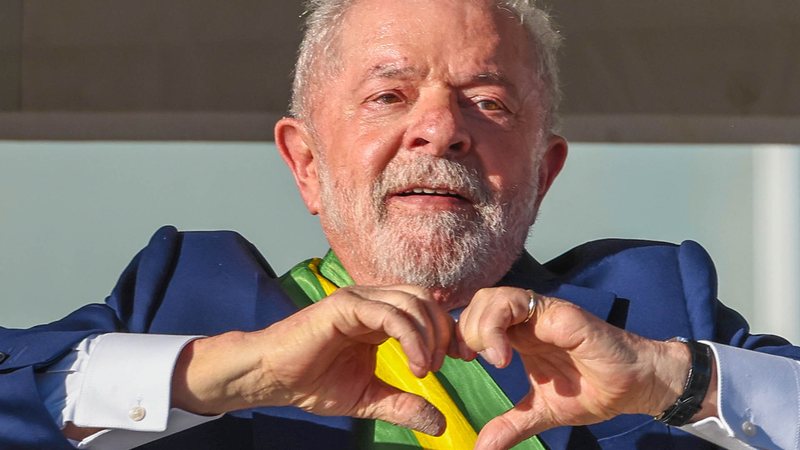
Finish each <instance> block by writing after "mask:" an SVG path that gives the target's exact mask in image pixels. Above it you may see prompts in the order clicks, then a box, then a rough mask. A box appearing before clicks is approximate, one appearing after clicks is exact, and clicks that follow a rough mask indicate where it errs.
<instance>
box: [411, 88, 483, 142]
mask: <svg viewBox="0 0 800 450" xmlns="http://www.w3.org/2000/svg"><path fill="white" fill-rule="evenodd" d="M414 112H415V114H413V115H412V121H411V123H410V124H409V126H408V128H407V130H406V137H405V141H406V142H405V144H406V145H405V148H407V149H410V150H414V151H425V152H428V153H430V154H432V155H436V156H444V155H446V154H448V153H451V154H452V153H456V154H463V153H466V152H467V151H468V150H469V149H470V147H471V145H472V141H471V138H470V134H469V131H468V130H467V127H466V125H465V123H464V118H463V116H462V115H461V111H460V110H459V108H458V104H457V102H456V101H455V100H453V99H426V100H424V101H422V99H420V101H418V102H417V103H416V104H415V111H414Z"/></svg>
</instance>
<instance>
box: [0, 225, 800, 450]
mask: <svg viewBox="0 0 800 450" xmlns="http://www.w3.org/2000/svg"><path fill="white" fill-rule="evenodd" d="M500 284H502V285H512V286H519V287H524V288H529V289H534V290H536V291H537V292H540V293H542V294H547V295H552V296H556V297H560V298H563V299H567V300H570V301H572V302H574V303H576V304H578V305H580V306H581V307H582V308H584V309H586V310H588V311H591V312H592V313H593V314H595V315H597V316H598V317H600V318H602V319H605V320H606V321H608V322H610V323H612V324H614V325H616V326H619V327H622V328H625V329H627V330H630V331H632V332H634V333H637V334H640V335H643V336H647V337H649V338H653V339H667V338H670V337H673V336H684V337H688V338H694V339H708V340H713V341H716V342H720V343H724V344H728V345H733V346H738V347H744V348H749V349H755V350H758V351H763V352H768V353H774V354H779V355H784V356H789V357H792V358H795V359H800V349H798V348H797V347H793V346H791V345H789V343H788V342H786V341H785V340H783V339H781V338H778V337H775V336H765V335H751V334H749V331H748V326H747V323H746V322H745V320H744V319H743V318H742V317H741V316H740V315H739V314H737V313H736V312H734V311H732V310H731V309H729V308H727V307H725V306H723V305H722V304H721V303H720V302H718V301H717V299H716V275H715V273H714V268H713V264H712V262H711V260H710V259H709V257H708V255H707V254H706V252H705V251H704V250H703V249H702V248H701V247H700V246H699V245H697V244H696V243H693V242H684V243H683V244H681V245H680V246H675V245H670V244H663V243H657V242H646V241H627V240H603V241H598V242H592V243H588V244H584V245H582V246H580V247H578V248H576V249H573V250H571V251H570V252H568V253H566V254H564V255H563V256H561V257H559V258H557V259H555V260H553V261H551V262H549V263H547V264H545V265H541V264H539V263H537V262H536V261H535V260H534V259H533V258H531V257H530V256H529V255H527V254H526V255H524V256H523V257H522V258H521V259H520V260H519V261H518V262H517V263H516V264H515V265H514V267H513V268H512V269H511V271H510V272H509V273H508V274H507V275H506V277H505V278H504V279H503V280H502V281H501V283H500ZM295 311H296V308H295V306H294V304H293V303H292V301H291V300H289V298H288V297H287V296H286V295H285V294H284V293H283V292H281V290H280V288H279V287H278V285H277V283H276V281H275V274H274V272H273V271H272V269H271V268H270V267H269V265H268V264H267V262H266V261H265V260H264V258H263V257H262V256H261V255H260V253H259V252H258V251H257V250H256V249H255V248H254V247H253V245H252V244H250V243H249V242H247V241H246V240H245V239H244V238H242V237H241V236H240V235H238V234H236V233H234V232H229V231H220V232H178V231H177V230H175V229H174V228H173V227H164V228H161V229H160V230H158V231H157V232H156V234H155V235H154V236H153V237H152V239H151V241H150V243H149V244H148V246H147V247H146V248H145V249H144V250H142V251H141V252H140V253H139V254H138V255H137V256H136V257H135V258H134V259H133V261H132V262H131V263H130V265H129V266H128V267H127V268H126V269H125V271H124V273H123V274H122V276H121V278H120V280H119V282H118V284H117V286H116V287H115V289H114V290H113V292H112V294H111V295H110V296H109V297H108V298H107V299H106V303H105V304H92V305H88V306H85V307H83V308H81V309H79V310H77V311H75V312H74V313H72V314H70V315H69V316H67V317H65V318H64V319H62V320H59V321H57V322H53V323H51V324H47V325H41V326H38V327H34V328H31V329H28V330H12V329H2V328H0V359H1V360H2V361H0V448H2V449H5V448H48V449H69V448H72V447H71V446H70V445H69V444H68V443H67V442H66V441H65V440H64V438H63V437H62V435H61V432H60V431H59V430H58V428H57V427H56V426H55V424H54V422H53V420H52V418H51V417H50V415H49V414H48V412H47V410H46V409H45V408H44V406H43V404H42V400H41V398H40V396H39V394H38V392H37V389H36V385H35V382H34V373H35V371H37V370H41V369H43V368H45V367H47V366H48V364H51V363H52V362H53V361H56V360H58V359H59V358H60V357H61V356H62V355H64V354H65V353H66V352H68V351H69V350H70V348H71V347H72V346H74V345H75V344H76V343H77V342H79V341H80V340H82V339H83V338H85V337H87V336H89V335H91V334H95V333H105V332H114V331H116V332H119V331H122V332H131V333H164V334H202V335H214V334H219V333H222V332H225V331H229V330H245V331H248V330H258V329H261V328H264V327H266V326H268V325H269V324H271V323H273V322H275V321H278V320H281V319H282V318H284V317H286V316H288V315H290V314H292V313H293V312H295ZM484 367H486V369H487V371H488V372H489V373H490V374H492V376H493V377H494V378H495V380H496V381H497V383H498V384H499V386H500V387H501V388H502V389H503V390H504V391H505V392H506V394H507V395H508V396H509V398H510V399H511V400H512V401H514V402H516V401H518V400H519V399H520V398H522V396H523V395H524V394H525V393H526V392H527V390H528V386H527V384H526V381H525V378H524V374H523V372H522V367H521V363H520V361H519V360H518V359H517V358H515V359H514V361H513V362H512V364H511V366H510V367H509V368H507V369H504V370H498V369H495V368H494V367H492V366H490V365H488V364H484ZM358 426H359V421H357V420H354V419H350V418H343V417H333V418H331V417H318V416H313V415H311V414H308V413H305V412H302V411H299V410H297V409H294V408H261V409H255V410H246V411H239V412H235V413H232V414H228V415H226V416H224V417H223V418H221V419H219V420H216V421H213V422H210V423H207V424H204V425H201V426H198V427H195V428H193V429H190V430H187V431H184V432H182V433H179V434H176V435H173V436H171V437H168V438H165V439H162V440H159V441H156V442H154V443H151V444H148V445H146V446H144V447H143V448H152V449H161V448H164V449H172V448H192V449H205V448H208V449H237V448H241V449H251V448H276V449H287V448H292V449H301V448H308V449H312V448H313V449H318V448H352V447H353V446H354V444H353V442H354V441H353V437H354V434H355V433H354V432H353V431H354V430H355V429H357V428H358ZM541 438H542V439H543V441H544V442H545V444H546V445H547V446H548V447H549V448H551V449H566V448H576V449H592V448H613V449H674V448H681V449H706V448H714V446H713V445H711V444H709V443H706V442H704V441H702V440H700V439H698V438H695V437H692V436H690V435H688V434H686V433H683V432H682V431H680V430H677V429H672V428H669V427H666V426H664V425H662V424H660V423H658V422H655V421H654V420H653V419H652V418H650V417H647V416H620V417H617V418H615V419H613V420H610V421H607V422H604V423H601V424H597V425H592V426H588V427H563V428H557V429H553V430H550V431H547V432H545V433H543V434H542V435H541Z"/></svg>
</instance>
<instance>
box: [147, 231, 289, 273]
mask: <svg viewBox="0 0 800 450" xmlns="http://www.w3.org/2000/svg"><path fill="white" fill-rule="evenodd" d="M141 259H142V261H141V262H140V265H144V264H149V265H156V266H163V265H174V264H177V263H181V264H190V265H193V266H195V265H200V266H215V265H216V266H217V267H219V264H220V262H222V261H237V260H241V261H242V262H247V263H250V264H255V265H257V266H260V267H261V268H262V269H264V270H265V271H266V272H267V273H268V274H270V275H271V276H272V277H273V278H274V277H275V273H274V271H273V270H272V268H271V267H270V265H269V263H268V262H267V261H266V259H264V257H263V256H262V255H261V253H260V252H259V251H258V249H256V247H255V246H254V245H253V244H252V243H250V242H249V241H248V240H247V239H245V238H244V237H243V236H242V235H241V234H239V233H238V232H236V231H232V230H217V231H178V230H177V229H176V228H175V227H174V226H172V225H165V226H163V227H161V228H159V229H158V230H157V231H156V232H155V233H154V234H153V236H152V237H151V238H150V241H149V242H148V244H147V246H146V247H145V248H144V249H143V250H142V252H141Z"/></svg>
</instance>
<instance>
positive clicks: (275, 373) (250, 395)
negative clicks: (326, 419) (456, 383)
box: [173, 286, 454, 435]
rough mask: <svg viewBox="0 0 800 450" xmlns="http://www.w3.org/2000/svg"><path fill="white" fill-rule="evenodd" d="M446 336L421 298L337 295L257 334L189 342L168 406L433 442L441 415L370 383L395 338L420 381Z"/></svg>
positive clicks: (434, 364) (436, 363)
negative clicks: (295, 413)
mask: <svg viewBox="0 0 800 450" xmlns="http://www.w3.org/2000/svg"><path fill="white" fill-rule="evenodd" d="M453 328H454V322H453V320H452V318H450V316H449V315H448V314H447V313H445V312H444V311H443V310H442V309H441V308H440V307H439V306H438V305H436V304H435V302H434V301H433V300H432V299H431V298H430V297H429V295H428V293H427V292H426V291H424V290H422V289H419V288H415V287H411V286H395V287H388V288H370V287H350V288H343V289H340V290H338V291H337V292H335V293H334V294H332V295H331V296H330V297H328V298H326V299H323V300H322V301H320V302H318V303H316V304H314V305H311V306H309V307H307V308H305V309H303V310H301V311H299V312H297V313H296V314H293V315H292V316H290V317H288V318H286V319H285V320H282V321H280V322H277V323H275V324H273V325H271V326H270V327H268V328H266V329H264V330H261V331H258V332H253V333H241V332H233V333H226V334H223V335H220V336H215V337H211V338H206V339H200V340H197V341H194V342H193V343H192V345H190V346H187V348H186V349H185V350H184V352H183V353H182V354H181V357H180V358H179V361H178V364H177V367H176V373H175V375H174V376H173V406H176V407H180V408H183V409H186V410H189V411H193V412H197V413H201V414H202V413H222V412H227V411H232V410H236V409H243V408H251V407H257V406H276V405H294V406H298V407H300V408H302V409H304V410H306V411H309V412H313V413H315V414H319V415H347V416H353V417H360V418H371V419H382V420H386V421H389V422H392V423H396V424H399V425H402V426H405V427H409V428H413V429H416V430H419V431H422V432H425V433H428V434H433V435H438V434H441V433H442V432H443V431H444V427H445V421H444V417H443V416H442V414H441V413H440V412H439V411H438V410H437V409H436V408H434V407H433V406H432V405H431V404H430V403H428V402H427V401H425V400H424V399H423V398H421V397H419V396H416V395H413V394H410V393H406V392H403V391H400V390H398V389H396V388H394V387H392V386H389V385H387V384H385V383H383V382H382V381H380V380H379V379H377V378H376V377H375V375H374V371H375V352H376V349H377V346H378V345H379V344H380V343H382V342H383V341H385V340H386V339H387V338H389V337H393V338H396V339H397V340H398V341H399V342H400V344H401V346H402V348H403V351H404V352H405V353H406V355H407V356H408V360H409V368H410V369H411V371H412V372H413V373H414V374H415V375H417V376H418V377H422V376H424V375H425V374H426V373H427V372H429V371H432V370H438V369H439V367H441V365H442V361H443V360H444V356H445V354H446V353H447V350H448V346H449V345H450V344H451V342H453V339H452V335H453Z"/></svg>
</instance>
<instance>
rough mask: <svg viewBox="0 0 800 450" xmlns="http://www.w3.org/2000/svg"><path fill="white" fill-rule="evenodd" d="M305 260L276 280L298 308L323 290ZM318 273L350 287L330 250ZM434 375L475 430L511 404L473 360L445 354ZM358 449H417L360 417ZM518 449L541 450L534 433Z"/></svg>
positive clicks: (406, 436)
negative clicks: (440, 365) (464, 359)
mask: <svg viewBox="0 0 800 450" xmlns="http://www.w3.org/2000/svg"><path fill="white" fill-rule="evenodd" d="M312 261H313V260H306V261H303V262H301V263H300V264H297V265H296V266H294V267H293V268H291V269H290V270H289V271H288V272H287V273H286V274H284V275H283V276H282V277H281V278H280V279H279V282H280V284H281V287H282V288H283V289H284V291H285V292H286V293H287V294H288V295H289V297H290V298H291V299H292V301H294V302H295V304H297V306H298V307H299V308H303V307H306V306H308V305H310V304H311V303H314V302H317V301H319V300H322V299H323V298H324V297H325V291H324V290H323V288H322V286H320V284H319V281H318V280H317V277H316V275H315V274H314V273H313V272H312V271H311V269H309V268H308V265H309V263H311V262H312ZM319 271H320V273H321V274H322V275H323V276H324V277H325V278H327V279H328V280H330V281H331V282H332V283H333V284H335V285H336V286H337V287H345V286H350V285H352V284H354V283H353V280H352V279H351V278H350V275H348V274H347V271H346V270H345V269H344V267H342V264H341V262H339V259H338V258H337V257H336V255H335V254H334V253H333V252H332V251H328V253H327V254H326V255H325V257H324V258H323V259H322V261H321V262H320V264H319ZM436 377H437V378H438V379H439V382H440V383H441V384H442V386H444V388H445V390H447V393H448V394H449V395H450V397H451V398H452V399H453V401H454V402H455V403H456V405H458V407H459V408H460V409H461V412H462V413H464V416H465V417H466V418H467V420H469V422H470V424H471V425H472V427H473V428H474V429H475V430H480V429H481V428H483V426H484V425H486V423H487V422H489V420H491V419H492V418H494V417H496V416H498V415H500V414H502V413H504V412H505V411H508V410H509V409H511V407H513V406H514V405H513V404H512V403H511V400H509V399H508V397H507V396H506V395H505V393H504V392H503V391H502V390H501V389H500V387H499V386H497V383H495V382H494V380H493V379H492V377H491V376H489V374H488V373H486V370H484V368H483V367H482V366H481V365H480V363H478V362H477V361H463V360H460V359H454V358H450V357H447V358H445V362H444V364H443V365H442V368H441V370H440V371H439V372H436ZM357 432H358V435H359V438H358V439H359V443H360V446H361V448H368V449H376V450H405V449H412V448H413V449H416V448H420V445H419V443H418V441H417V439H416V437H414V434H413V433H412V432H411V431H410V430H408V429H406V428H403V427H398V426H396V425H392V424H390V423H388V422H384V421H381V420H361V421H359V423H358V425H357ZM514 448H515V449H519V450H528V449H530V450H545V447H544V446H543V445H542V443H541V442H540V441H539V439H538V438H537V437H536V436H532V437H530V438H528V439H526V440H524V441H522V442H521V443H519V444H517V445H516V446H515V447H514Z"/></svg>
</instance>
